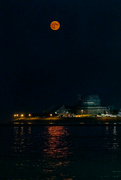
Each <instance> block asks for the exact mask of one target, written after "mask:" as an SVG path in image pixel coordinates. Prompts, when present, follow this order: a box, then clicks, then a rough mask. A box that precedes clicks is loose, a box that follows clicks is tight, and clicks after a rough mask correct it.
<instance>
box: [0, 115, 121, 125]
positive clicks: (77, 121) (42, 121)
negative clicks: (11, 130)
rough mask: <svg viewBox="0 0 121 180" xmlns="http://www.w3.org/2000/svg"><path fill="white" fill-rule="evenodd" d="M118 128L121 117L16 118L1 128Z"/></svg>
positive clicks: (120, 123)
mask: <svg viewBox="0 0 121 180" xmlns="http://www.w3.org/2000/svg"><path fill="white" fill-rule="evenodd" d="M2 125H3V126H4V125H6V126H13V125H15V126H17V125H20V126H26V125H27V126H28V125H33V126H34V125H35V126H36V125H38V126H108V125H109V126H110V125H111V126H116V125H121V117H81V118H75V117H73V118H64V117H47V118H43V117H34V118H16V119H13V120H12V121H10V122H8V123H1V124H0V126H2Z"/></svg>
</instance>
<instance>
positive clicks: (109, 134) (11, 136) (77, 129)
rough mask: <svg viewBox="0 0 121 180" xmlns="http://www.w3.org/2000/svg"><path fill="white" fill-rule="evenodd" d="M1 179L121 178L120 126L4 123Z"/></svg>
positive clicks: (0, 142)
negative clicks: (10, 124) (11, 124)
mask: <svg viewBox="0 0 121 180" xmlns="http://www.w3.org/2000/svg"><path fill="white" fill-rule="evenodd" d="M0 179H12V180H23V179H24V180H26V179H30V180H31V179H33V180H34V179H40V180H59V179H60V180H63V179H64V180H76V179H77V180H78V179H79V180H87V179H88V180H90V179H93V180H98V179H102V180H103V179H104V180H105V179H110V180H112V179H121V126H94V127H93V126H91V127H90V126H73V127H72V126H19V125H18V126H6V127H2V126H1V127H0Z"/></svg>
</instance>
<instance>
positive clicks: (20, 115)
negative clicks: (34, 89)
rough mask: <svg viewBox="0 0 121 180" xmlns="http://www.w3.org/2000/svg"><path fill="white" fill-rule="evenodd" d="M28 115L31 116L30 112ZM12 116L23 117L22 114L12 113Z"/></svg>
mask: <svg viewBox="0 0 121 180" xmlns="http://www.w3.org/2000/svg"><path fill="white" fill-rule="evenodd" d="M28 116H29V117H31V114H28ZM14 117H24V114H14Z"/></svg>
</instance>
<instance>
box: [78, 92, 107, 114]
mask: <svg viewBox="0 0 121 180" xmlns="http://www.w3.org/2000/svg"><path fill="white" fill-rule="evenodd" d="M106 112H107V107H103V106H101V100H100V99H99V97H98V95H85V96H82V97H81V99H80V100H79V102H78V103H77V115H83V114H90V115H98V114H106Z"/></svg>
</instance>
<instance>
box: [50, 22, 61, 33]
mask: <svg viewBox="0 0 121 180" xmlns="http://www.w3.org/2000/svg"><path fill="white" fill-rule="evenodd" d="M50 28H51V29H52V30H54V31H56V30H58V29H59V28H60V23H59V22H58V21H52V22H51V24H50Z"/></svg>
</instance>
